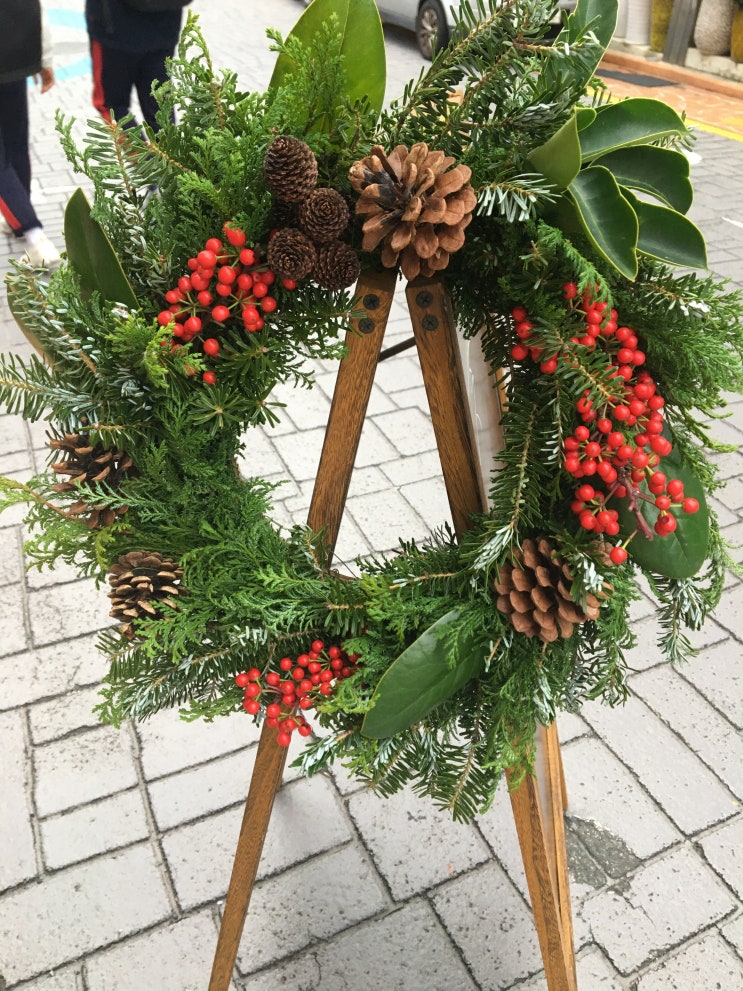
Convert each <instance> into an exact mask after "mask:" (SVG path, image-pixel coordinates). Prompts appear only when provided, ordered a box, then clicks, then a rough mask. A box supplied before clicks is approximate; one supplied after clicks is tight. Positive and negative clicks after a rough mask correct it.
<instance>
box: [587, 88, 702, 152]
mask: <svg viewBox="0 0 743 991" xmlns="http://www.w3.org/2000/svg"><path fill="white" fill-rule="evenodd" d="M673 134H677V135H683V134H688V129H687V127H686V125H685V124H684V122H683V121H682V120H681V118H680V117H679V115H678V114H677V113H676V111H675V110H674V109H673V108H672V107H669V106H668V105H667V104H665V103H661V101H660V100H649V99H647V98H645V97H637V98H634V99H630V100H622V101H621V102H620V103H611V104H607V105H606V106H603V107H601V108H600V109H599V111H598V113H597V114H596V119H595V120H594V121H593V123H592V124H589V126H588V127H586V128H584V129H583V130H582V131H581V132H580V146H581V154H582V157H583V160H584V161H592V160H593V159H595V158H598V157H599V156H600V155H606V154H607V153H608V152H610V151H616V149H617V148H627V147H629V146H630V145H640V144H648V143H650V142H653V141H658V140H659V139H661V138H665V137H669V136H670V135H673Z"/></svg>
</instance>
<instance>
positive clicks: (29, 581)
mask: <svg viewBox="0 0 743 991" xmlns="http://www.w3.org/2000/svg"><path fill="white" fill-rule="evenodd" d="M27 538H28V532H27V530H26V528H25V527H24V539H27ZM78 578H79V572H78V570H77V568H75V566H74V565H72V564H65V563H64V562H63V561H60V562H59V563H58V564H56V565H55V566H54V567H53V568H46V567H45V568H43V569H42V570H41V571H40V570H39V569H38V568H30V569H29V570H28V571H27V572H26V585H27V586H28V588H30V589H39V588H49V587H50V586H51V585H59V584H62V583H63V582H72V581H77V579H78ZM104 594H105V593H104ZM106 601H107V600H106Z"/></svg>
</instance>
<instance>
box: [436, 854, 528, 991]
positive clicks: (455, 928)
mask: <svg viewBox="0 0 743 991" xmlns="http://www.w3.org/2000/svg"><path fill="white" fill-rule="evenodd" d="M430 897H431V903H432V905H433V907H434V909H435V910H436V913H437V914H438V916H439V918H440V919H441V921H442V922H443V924H444V927H445V928H446V930H447V932H448V933H449V935H450V936H451V937H452V939H453V940H454V942H455V943H456V944H457V946H458V947H459V949H460V951H461V953H462V956H463V957H464V960H465V962H466V964H467V967H468V968H469V970H470V971H471V973H472V974H473V976H474V978H475V980H476V981H477V982H478V984H479V986H480V987H481V988H482V989H483V991H495V989H499V988H508V987H510V986H511V985H512V984H513V983H514V982H516V981H520V980H523V979H524V978H526V977H530V976H532V975H533V974H536V973H537V972H538V971H540V970H541V969H542V958H541V956H540V953H539V944H538V942H537V934H536V930H535V928H534V920H533V918H532V915H531V912H530V911H529V909H528V908H527V906H526V905H525V903H524V901H523V899H522V898H521V896H520V895H519V894H518V892H517V891H516V889H515V888H514V887H513V886H512V885H511V883H510V882H509V880H508V878H507V877H506V875H505V874H504V873H503V871H502V870H501V868H500V867H499V866H498V865H497V864H494V863H489V864H485V865H484V866H483V867H480V868H478V870H477V871H476V872H473V873H470V874H469V875H468V876H467V877H465V878H458V879H456V880H454V881H450V882H449V883H448V884H444V885H442V886H441V887H440V888H439V889H438V890H437V891H436V892H435V893H434V894H433V895H432V896H430Z"/></svg>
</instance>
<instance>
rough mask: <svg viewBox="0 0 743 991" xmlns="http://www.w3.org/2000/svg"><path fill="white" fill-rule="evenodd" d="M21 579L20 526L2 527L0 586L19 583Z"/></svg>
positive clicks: (0, 535)
mask: <svg viewBox="0 0 743 991" xmlns="http://www.w3.org/2000/svg"><path fill="white" fill-rule="evenodd" d="M22 580H23V558H22V554H21V528H20V527H18V526H10V527H4V528H3V529H2V530H0V586H2V585H13V584H20V582H21V581H22ZM2 594H3V593H2V592H0V595H2Z"/></svg>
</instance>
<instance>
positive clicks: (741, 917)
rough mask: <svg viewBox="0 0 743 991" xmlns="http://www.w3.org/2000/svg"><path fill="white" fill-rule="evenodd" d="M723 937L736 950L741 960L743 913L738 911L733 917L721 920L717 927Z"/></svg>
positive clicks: (742, 958) (742, 956) (742, 953)
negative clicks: (724, 920) (726, 920)
mask: <svg viewBox="0 0 743 991" xmlns="http://www.w3.org/2000/svg"><path fill="white" fill-rule="evenodd" d="M718 928H719V930H720V932H721V933H722V935H723V936H724V937H725V939H726V940H727V941H728V943H730V944H731V945H732V946H734V947H735V949H736V950H737V952H738V956H739V957H740V959H741V960H743V913H741V912H740V911H739V912H738V914H737V915H736V917H735V918H734V919H730V920H729V921H728V922H723V923H721V925H720V926H719V927H718Z"/></svg>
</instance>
